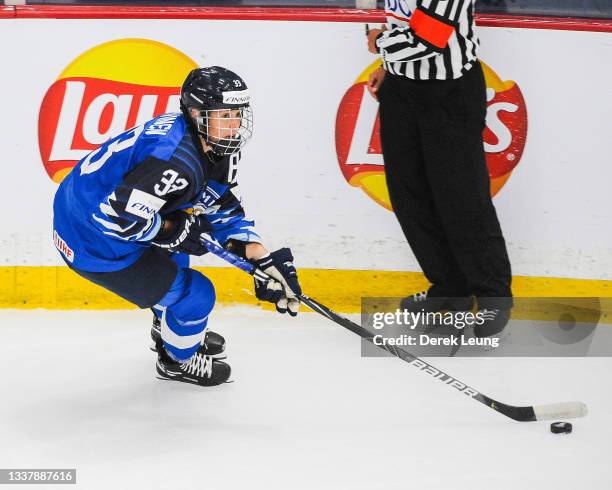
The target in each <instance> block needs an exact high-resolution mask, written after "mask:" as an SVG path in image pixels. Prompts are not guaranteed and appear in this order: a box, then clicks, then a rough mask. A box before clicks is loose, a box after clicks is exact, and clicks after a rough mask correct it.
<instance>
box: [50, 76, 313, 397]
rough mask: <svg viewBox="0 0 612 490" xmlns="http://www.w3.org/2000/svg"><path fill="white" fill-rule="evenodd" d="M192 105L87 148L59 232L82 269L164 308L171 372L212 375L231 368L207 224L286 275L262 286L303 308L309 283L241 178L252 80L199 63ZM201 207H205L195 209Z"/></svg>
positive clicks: (198, 379) (160, 365)
mask: <svg viewBox="0 0 612 490" xmlns="http://www.w3.org/2000/svg"><path fill="white" fill-rule="evenodd" d="M180 100H181V112H179V113H170V114H164V115H162V116H159V117H156V118H155V119H152V120H151V121H149V122H147V123H145V124H144V125H142V126H137V127H135V128H132V129H130V130H128V131H126V132H124V133H122V134H120V135H119V136H117V137H116V138H113V139H111V140H110V141H107V142H106V143H104V144H103V145H102V146H100V147H99V148H97V149H96V150H94V151H92V152H91V153H89V154H88V155H87V156H85V157H84V158H83V159H82V160H81V161H80V162H79V163H78V164H77V165H76V167H75V168H74V169H73V170H72V172H71V173H70V174H69V175H68V177H67V178H66V179H65V180H64V181H63V182H62V184H61V185H60V186H59V188H58V190H57V193H56V196H55V201H54V205H53V209H54V220H53V226H54V232H53V236H54V242H55V245H56V247H57V248H58V250H59V251H60V253H61V255H62V258H63V259H64V260H65V261H66V263H67V264H68V265H69V266H70V267H71V268H72V269H73V270H74V271H75V272H76V273H77V274H79V275H81V276H83V277H85V278H86V279H88V280H90V281H92V282H94V283H96V284H98V285H100V286H102V287H104V288H106V289H108V290H110V291H112V292H114V293H115V294H117V295H119V296H121V297H122V298H124V299H126V300H128V301H130V302H132V303H134V304H136V305H138V306H139V307H140V308H153V311H154V313H155V319H154V328H153V330H152V337H153V339H154V341H155V349H156V351H157V355H158V359H157V366H156V369H157V373H158V375H159V377H160V378H163V379H169V380H176V381H183V382H188V383H194V384H198V385H202V386H213V385H218V384H221V383H224V382H226V381H227V380H228V378H229V376H230V372H231V369H230V367H229V365H228V364H227V363H225V362H223V361H221V360H220V359H218V357H219V356H220V354H222V353H223V351H224V349H225V340H224V339H223V337H222V336H221V335H219V334H217V333H214V332H211V331H208V330H207V321H208V316H209V314H210V312H211V310H212V309H213V306H214V303H215V290H214V287H213V285H212V283H211V281H210V280H209V279H208V278H206V277H205V276H204V275H203V274H201V273H200V272H198V271H196V270H194V269H190V268H189V267H188V263H189V255H203V254H204V253H206V252H207V250H206V248H205V247H204V246H203V245H202V243H201V241H200V235H201V234H202V233H207V234H209V235H210V236H212V237H213V238H215V239H216V240H217V241H218V242H219V243H221V244H222V245H224V246H225V247H227V248H229V249H231V250H233V251H234V252H235V253H238V254H239V255H241V256H243V257H245V258H246V259H248V260H250V261H252V262H253V263H254V264H256V265H257V266H258V267H260V268H261V269H262V270H264V271H265V272H267V273H268V274H269V275H271V276H272V277H273V278H274V279H275V281H270V282H267V283H263V282H259V281H256V282H255V293H256V296H257V298H259V299H261V300H265V301H270V302H272V303H275V304H276V308H277V310H278V311H279V312H281V313H285V312H289V314H290V315H292V316H295V315H296V314H297V313H298V309H299V299H298V298H297V295H298V294H300V293H301V290H300V285H299V282H298V278H297V272H296V270H295V267H294V266H293V256H292V254H291V251H290V250H289V249H288V248H282V249H280V250H277V251H275V252H272V253H269V252H268V251H267V250H266V248H265V247H264V246H263V245H262V244H261V238H260V236H259V235H258V234H257V233H256V232H255V230H254V228H253V225H254V223H253V221H250V220H248V219H247V218H246V217H245V213H244V210H243V208H242V205H241V200H240V197H239V193H238V189H237V180H236V170H237V164H238V161H239V160H240V150H241V149H242V148H243V146H244V145H245V144H246V143H247V141H248V140H249V138H250V137H251V135H252V131H253V117H252V109H251V106H250V95H249V90H248V88H247V85H246V84H245V82H244V81H243V80H242V78H240V77H239V76H238V75H236V74H235V73H233V72H232V71H230V70H227V69H225V68H222V67H218V66H212V67H207V68H199V69H195V70H193V71H192V72H191V73H189V75H188V76H187V78H186V79H185V82H184V83H183V86H182V88H181V98H180ZM193 207H196V208H197V209H200V210H203V212H202V213H200V214H196V213H191V214H190V213H188V212H186V211H185V210H186V209H189V208H193Z"/></svg>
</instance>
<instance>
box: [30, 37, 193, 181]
mask: <svg viewBox="0 0 612 490" xmlns="http://www.w3.org/2000/svg"><path fill="white" fill-rule="evenodd" d="M196 66H197V65H196V63H195V62H194V61H193V60H191V59H190V58H189V57H187V56H186V55H184V54H183V53H181V52H180V51H178V50H176V49H175V48H173V47H171V46H168V45H166V44H163V43H160V42H157V41H152V40H149V39H119V40H115V41H110V42H107V43H103V44H100V45H98V46H95V47H93V48H91V49H89V50H87V51H85V52H84V53H83V54H81V55H80V56H78V57H77V58H76V59H74V60H73V61H72V62H71V63H69V64H68V66H67V67H66V68H65V69H64V70H63V71H62V72H61V73H60V75H59V76H58V78H57V80H56V81H55V82H54V83H53V84H52V85H51V86H50V87H49V89H48V90H47V93H46V94H45V97H44V99H43V102H42V105H41V108H40V114H39V116H38V142H39V146H40V155H41V158H42V161H43V164H44V166H45V170H46V171H47V173H48V174H49V177H51V179H53V181H55V182H57V183H59V182H61V181H62V180H63V179H64V177H65V176H66V175H68V173H69V172H70V171H71V170H72V168H73V167H74V166H75V165H76V163H77V162H78V161H79V160H80V159H81V158H83V157H84V156H85V155H87V153H89V152H90V151H91V150H93V149H95V148H97V147H98V146H99V145H101V144H103V143H105V142H106V141H108V140H109V139H111V138H113V137H115V136H117V135H118V134H120V133H122V132H124V131H125V130H127V129H129V128H132V127H134V126H137V125H139V124H142V123H144V122H145V121H148V120H150V119H152V118H153V117H155V116H158V115H160V114H164V113H166V112H178V110H179V99H180V95H179V92H180V87H181V83H182V82H183V80H184V79H185V76H186V75H187V74H188V73H189V72H190V70H192V69H194V68H196ZM167 123H168V124H170V123H171V122H170V121H167ZM164 130H166V128H165V127H159V128H157V131H164Z"/></svg>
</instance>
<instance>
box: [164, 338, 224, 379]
mask: <svg viewBox="0 0 612 490" xmlns="http://www.w3.org/2000/svg"><path fill="white" fill-rule="evenodd" d="M156 350H157V364H156V365H155V367H156V369H157V374H158V376H157V378H158V379H163V380H169V381H181V382H183V383H191V384H194V385H199V386H217V385H220V384H223V383H227V382H228V381H227V380H228V379H229V377H230V375H231V373H232V369H231V368H230V366H229V364H227V363H225V362H223V361H220V360H219V359H215V358H213V357H211V356H207V355H206V354H204V353H203V351H204V350H205V347H204V346H202V347H200V348H199V349H198V350H197V351H196V353H195V354H194V355H193V356H191V357H190V358H189V359H187V360H186V361H183V362H178V361H175V360H174V359H172V358H171V357H170V356H169V355H168V353H167V352H166V349H164V346H163V343H162V340H161V338H160V339H158V341H157V342H156Z"/></svg>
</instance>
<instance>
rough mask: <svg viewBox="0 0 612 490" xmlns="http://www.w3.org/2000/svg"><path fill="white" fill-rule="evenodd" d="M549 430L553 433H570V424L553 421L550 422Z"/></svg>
mask: <svg viewBox="0 0 612 490" xmlns="http://www.w3.org/2000/svg"><path fill="white" fill-rule="evenodd" d="M550 431H551V432H552V433H553V434H570V433H571V432H572V424H570V423H569V422H553V423H552V424H550Z"/></svg>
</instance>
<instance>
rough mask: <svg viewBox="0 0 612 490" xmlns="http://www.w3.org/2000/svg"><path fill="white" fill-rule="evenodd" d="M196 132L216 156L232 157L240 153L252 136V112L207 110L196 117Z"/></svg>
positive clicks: (248, 110) (245, 108)
mask: <svg viewBox="0 0 612 490" xmlns="http://www.w3.org/2000/svg"><path fill="white" fill-rule="evenodd" d="M196 124H197V127H198V132H199V133H200V134H201V135H202V137H203V138H204V141H206V144H207V145H208V146H209V147H210V148H211V150H212V151H213V152H214V153H216V154H217V155H232V154H234V153H237V152H238V151H240V150H241V149H242V148H243V147H244V145H246V144H247V142H248V141H249V139H250V138H251V136H252V135H253V110H252V109H251V107H239V108H236V109H208V110H204V111H200V115H199V116H198V117H196Z"/></svg>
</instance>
